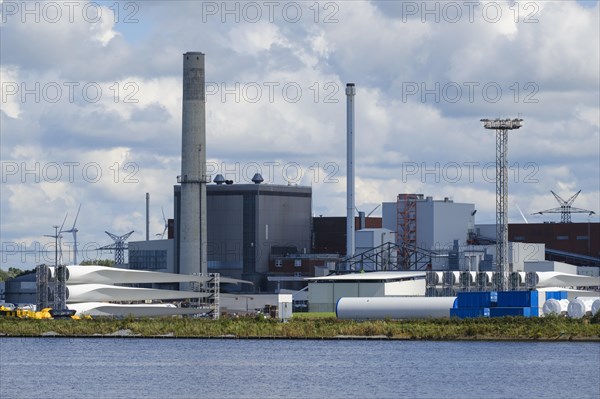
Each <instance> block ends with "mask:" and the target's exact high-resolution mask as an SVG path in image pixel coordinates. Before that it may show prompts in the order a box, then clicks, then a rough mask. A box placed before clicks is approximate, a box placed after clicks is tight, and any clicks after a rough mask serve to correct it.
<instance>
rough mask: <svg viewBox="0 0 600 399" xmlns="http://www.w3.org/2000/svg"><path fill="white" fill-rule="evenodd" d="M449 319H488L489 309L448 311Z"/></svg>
mask: <svg viewBox="0 0 600 399" xmlns="http://www.w3.org/2000/svg"><path fill="white" fill-rule="evenodd" d="M450 317H458V318H459V319H466V318H473V317H490V308H470V309H450Z"/></svg>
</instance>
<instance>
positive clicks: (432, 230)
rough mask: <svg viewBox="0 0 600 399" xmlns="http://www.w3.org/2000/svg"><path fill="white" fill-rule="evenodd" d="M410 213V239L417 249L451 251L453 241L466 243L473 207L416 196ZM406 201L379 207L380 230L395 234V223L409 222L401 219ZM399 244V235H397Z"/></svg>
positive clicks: (446, 199)
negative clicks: (383, 229)
mask: <svg viewBox="0 0 600 399" xmlns="http://www.w3.org/2000/svg"><path fill="white" fill-rule="evenodd" d="M416 198H417V199H416V201H415V208H414V212H410V215H408V217H409V218H411V219H414V222H415V224H414V226H413V227H414V232H415V234H416V236H415V237H414V239H415V243H416V245H417V247H419V248H423V249H427V250H440V249H452V246H453V243H454V240H458V242H459V244H463V245H464V244H465V243H466V242H467V238H468V233H469V231H472V230H473V226H474V220H475V205H474V204H466V203H458V202H454V201H452V200H451V199H449V198H444V199H443V200H434V199H433V197H425V198H424V197H423V195H422V194H416ZM405 206H406V202H403V201H400V202H384V203H383V207H382V227H383V228H386V229H389V230H391V231H394V232H398V231H399V230H401V229H399V224H402V223H403V220H404V222H405V223H409V222H407V221H406V218H403V210H404V209H405V208H404V207H405ZM397 239H398V242H399V243H400V242H401V241H402V234H401V233H400V234H399V235H398V238H397Z"/></svg>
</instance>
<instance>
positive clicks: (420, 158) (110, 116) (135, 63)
mask: <svg viewBox="0 0 600 399" xmlns="http://www.w3.org/2000/svg"><path fill="white" fill-rule="evenodd" d="M492 3H497V4H500V5H501V6H502V7H503V8H502V10H503V15H502V18H501V20H500V21H498V22H495V23H492V22H490V21H489V20H486V19H485V18H484V17H483V16H482V14H481V7H483V6H480V7H479V8H477V9H476V10H475V11H476V13H475V18H474V20H473V21H472V22H470V21H468V20H467V19H466V17H463V18H462V19H461V20H460V21H458V22H456V23H450V22H447V21H444V19H443V18H442V20H441V21H440V22H439V23H436V22H435V21H431V20H427V21H425V22H423V21H422V16H421V15H414V16H410V17H408V18H403V15H402V5H403V4H404V3H401V2H368V1H359V2H352V3H351V4H348V3H336V5H337V6H339V9H337V10H335V9H333V11H336V12H335V13H334V14H331V12H332V9H331V8H328V9H321V10H320V11H321V13H320V14H319V15H318V19H317V20H318V21H319V22H318V23H315V22H314V20H315V14H314V13H313V11H314V10H313V9H311V8H309V7H311V6H312V3H302V7H304V8H303V18H302V19H301V20H300V21H298V22H295V23H291V22H289V21H286V19H285V18H283V17H282V16H281V15H280V13H281V10H279V11H278V12H279V14H276V16H275V22H273V23H271V22H269V21H268V17H267V16H268V12H267V10H266V9H265V10H263V18H262V19H261V20H260V21H258V22H257V23H248V22H245V21H244V18H241V19H240V21H239V22H235V18H230V17H228V18H226V19H225V22H223V16H222V15H220V14H218V15H215V16H207V15H202V12H201V7H200V6H199V5H198V4H196V3H194V2H160V1H156V2H141V3H139V4H138V3H136V4H138V5H139V10H138V11H137V12H136V14H135V16H134V17H135V18H136V19H138V22H136V23H129V24H126V23H124V21H123V18H124V17H125V16H126V14H127V12H126V11H131V10H129V9H128V10H124V9H123V8H121V9H120V12H121V13H120V14H119V17H120V18H119V22H116V15H115V14H113V12H114V11H113V9H107V8H106V7H102V8H101V10H102V19H101V20H99V21H95V22H90V21H86V20H85V19H83V18H79V17H78V18H76V19H75V20H74V21H73V22H70V21H68V20H67V19H61V20H60V21H58V22H57V23H46V22H44V21H42V22H40V23H21V21H20V18H9V20H8V21H7V23H5V24H3V26H2V30H3V31H2V36H1V37H0V40H1V43H0V44H1V45H2V65H0V80H1V82H17V83H19V84H21V83H24V84H25V85H26V87H27V88H29V89H31V88H32V87H35V83H36V82H37V83H39V84H40V87H41V90H43V88H44V85H47V84H54V83H56V84H58V85H59V86H60V87H62V88H63V90H64V93H65V94H64V95H63V96H62V97H61V99H60V101H57V102H51V101H48V97H47V96H44V94H43V93H41V94H40V96H41V99H40V101H35V100H34V95H31V94H30V95H26V96H25V99H24V100H23V98H22V97H21V96H20V93H19V95H14V96H10V97H7V99H6V101H4V99H3V101H2V103H1V104H0V105H1V107H2V112H1V113H0V123H1V125H0V129H1V138H0V139H1V144H2V145H1V149H0V156H1V158H2V162H3V170H2V172H3V175H2V178H3V181H2V197H1V198H0V201H1V203H0V205H1V213H2V214H1V220H2V222H1V226H0V228H1V230H2V231H1V233H2V237H3V240H8V241H19V242H21V241H25V242H27V243H32V242H33V241H35V240H42V238H41V236H42V235H43V234H50V233H51V228H50V226H52V225H53V224H56V223H61V222H62V219H63V218H64V215H65V213H67V212H68V213H69V215H70V216H71V217H72V216H73V214H74V212H75V211H76V209H77V206H78V204H79V203H82V204H83V205H82V211H81V215H80V220H79V221H78V226H79V229H80V233H79V234H80V238H81V240H82V241H81V242H82V243H83V242H87V243H101V244H103V245H104V244H108V243H110V240H109V238H108V237H107V236H106V235H105V234H104V230H109V231H114V232H115V233H120V234H123V233H126V232H127V231H129V230H132V229H133V230H136V233H135V234H134V235H133V237H132V238H133V239H139V238H142V237H143V235H144V234H143V231H144V212H143V208H144V203H145V202H144V196H145V193H146V192H150V193H151V206H152V211H151V219H152V221H151V223H152V226H151V231H152V232H154V233H158V232H162V229H163V226H162V215H161V212H160V209H161V208H164V209H165V213H166V214H167V217H172V209H173V206H172V191H173V188H172V186H173V184H175V176H177V175H178V174H180V164H179V156H180V146H181V142H180V134H181V120H180V118H181V54H182V53H184V52H186V51H197V50H198V51H203V52H205V53H206V62H207V71H206V79H207V81H210V82H214V83H216V84H217V85H218V88H219V91H218V92H217V93H215V94H213V95H210V96H209V98H208V102H207V133H208V137H207V146H208V148H207V151H208V155H209V157H210V159H211V160H213V161H214V162H217V163H218V164H221V163H223V162H225V164H226V165H229V166H231V165H234V164H236V163H239V164H240V168H243V167H244V165H246V166H247V165H250V163H251V162H257V163H258V164H259V165H263V166H264V164H265V163H269V162H278V163H280V165H282V166H280V167H279V169H277V178H276V183H283V184H285V177H286V176H285V174H284V173H283V171H282V167H283V165H288V164H292V163H294V164H297V165H299V167H300V168H301V169H302V172H303V178H302V180H301V181H300V184H311V185H312V186H313V193H314V197H313V198H314V200H313V206H314V211H315V213H316V214H317V215H318V214H323V215H343V214H344V213H345V189H346V188H345V179H344V174H345V154H346V148H345V145H346V143H345V132H346V126H345V123H346V118H345V101H346V99H345V95H344V85H345V83H346V82H355V83H356V84H357V96H356V127H357V135H356V159H357V168H356V171H357V180H356V181H357V206H358V207H359V209H361V210H364V211H367V212H369V211H370V210H371V209H372V208H374V207H375V205H376V204H378V203H380V202H382V201H393V200H394V199H395V197H396V195H397V194H398V193H400V192H405V193H406V192H420V193H423V194H426V195H432V196H434V197H435V198H443V197H446V196H451V197H453V198H454V200H455V201H465V202H473V203H475V205H476V209H478V213H477V218H478V220H479V221H488V222H493V220H494V204H495V198H494V196H495V194H494V193H495V191H494V190H495V185H494V183H493V181H492V182H490V181H489V179H487V180H486V178H485V177H484V176H483V171H482V167H483V166H484V165H485V164H486V163H489V162H493V161H494V159H495V144H494V135H493V132H488V131H485V130H484V129H483V128H482V126H481V123H480V122H479V119H480V118H482V117H507V116H511V117H512V116H517V115H519V114H520V115H521V116H522V117H523V118H524V119H525V122H524V127H523V128H522V129H521V130H519V131H517V132H512V133H511V135H510V140H509V146H510V149H509V160H510V164H511V165H513V166H514V165H517V166H515V167H513V169H512V170H511V173H512V175H511V177H512V178H513V180H511V183H510V193H511V198H513V199H514V200H515V201H517V203H518V204H519V206H520V207H521V208H522V209H523V211H524V212H525V213H533V212H535V211H537V210H541V209H546V208H550V207H554V206H556V204H555V201H554V198H553V197H552V196H551V194H550V190H554V191H556V192H559V191H560V193H561V195H565V196H570V195H572V194H573V193H575V192H576V191H578V190H579V189H582V190H583V191H582V194H581V195H580V197H579V198H578V199H577V201H576V204H575V205H576V206H579V207H582V208H590V209H593V210H595V211H596V212H598V210H599V209H597V206H598V203H599V202H600V200H599V198H600V188H599V187H598V181H599V180H600V176H599V171H598V156H599V152H600V150H599V147H600V142H599V140H600V137H599V135H598V127H599V126H600V122H599V119H600V115H599V113H600V109H599V106H598V86H599V84H600V83H599V82H600V77H599V72H598V70H599V69H600V68H599V58H600V55H599V53H598V51H599V50H598V49H599V48H600V45H599V37H600V34H599V18H598V5H597V4H596V5H595V7H594V8H589V7H587V8H584V7H581V6H580V5H579V4H577V3H576V2H564V1H548V2H519V3H518V6H519V7H520V8H519V18H518V20H517V21H515V18H514V17H515V14H514V10H515V8H514V6H513V8H510V7H511V6H512V5H513V2H505V1H501V2H492ZM118 4H121V5H122V4H123V3H118ZM219 4H220V3H219ZM319 4H320V5H321V6H324V3H319ZM414 4H422V3H414ZM436 4H440V7H442V6H443V4H445V3H441V2H439V3H436ZM482 4H483V3H482ZM80 5H83V3H81V4H80ZM429 6H431V4H429ZM526 7H529V8H526ZM531 7H534V8H531ZM535 7H538V8H537V9H536V8H535ZM313 8H314V7H313ZM463 11H465V10H463ZM490 12H491V9H490ZM532 12H534V14H533V15H530V14H531V13H532ZM464 15H466V14H464ZM325 16H331V17H333V18H334V20H337V22H335V21H332V23H324V22H323V19H324V17H325ZM490 16H491V15H488V17H490ZM527 16H530V17H533V18H535V19H537V21H533V22H532V21H529V22H525V20H524V19H525V17H527ZM67 82H75V83H77V84H78V86H77V87H76V90H75V92H74V95H75V99H74V100H73V101H70V99H69V98H68V96H67V95H66V93H67V90H66V87H67V86H65V84H66V83H67ZM467 82H474V83H476V84H477V86H475V90H474V93H473V94H474V98H473V99H472V100H471V99H470V97H469V96H470V93H469V91H468V88H467V86H466V85H465V83H467ZM236 83H238V84H239V85H240V89H239V90H238V92H237V93H236V94H237V96H238V100H237V101H236V99H235V98H236V95H232V94H228V95H225V96H223V88H227V89H230V90H231V88H233V87H235V84H236ZM271 83H275V84H278V86H276V87H275V91H274V92H273V94H274V98H273V100H272V101H270V100H269V89H268V87H267V86H266V84H271ZM436 83H438V84H439V87H440V89H436V86H435V84H436ZM448 83H450V84H457V85H458V86H459V87H461V88H462V96H461V97H460V98H459V100H458V101H456V102H453V101H451V100H450V99H449V94H451V93H449V92H446V93H443V92H441V90H442V88H443V87H444V85H445V84H448ZM487 83H495V84H497V85H498V86H499V87H500V88H501V90H502V95H501V98H499V99H498V101H497V102H493V101H490V100H489V98H488V99H486V98H485V93H483V92H482V88H483V87H484V85H486V84H487ZM86 84H87V85H93V84H97V85H98V87H100V88H101V90H102V96H101V97H100V98H99V99H98V101H95V102H94V101H89V99H86V98H84V95H83V94H82V88H83V87H84V86H85V85H86ZM127 84H129V85H128V86H127V87H126V85H127ZM407 84H416V87H417V89H418V90H419V91H418V92H417V93H415V94H412V95H408V94H407V92H406V89H407ZM253 85H255V86H256V85H258V87H260V88H261V90H262V93H261V95H262V97H261V98H260V100H259V101H256V102H254V101H251V100H250V98H249V97H248V96H249V95H250V94H251V92H250V91H246V92H244V90H249V89H251V88H252V87H255V86H253ZM286 85H288V86H289V87H291V88H295V87H300V88H301V90H302V94H301V96H300V98H299V99H298V101H291V100H290V98H286V97H285V93H284V92H283V88H284V87H288V86H286ZM292 86H293V87H292ZM94 87H95V86H94ZM117 89H118V92H119V96H118V98H116V91H117ZM3 90H4V87H3ZM423 90H430V91H431V90H433V92H429V93H424V92H423ZM234 91H235V90H234ZM290 93H291V92H290ZM46 94H47V93H46ZM128 96H129V97H128ZM126 98H127V99H128V100H136V101H125V100H126ZM115 100H116V101H115ZM529 100H536V101H529ZM336 101H337V102H336ZM469 162H474V163H475V164H476V165H477V166H476V167H474V169H473V170H471V172H472V173H473V174H474V178H473V179H470V178H469V177H468V172H469V170H468V166H466V163H469ZM36 163H37V164H39V165H40V166H39V168H40V169H39V172H38V171H36V170H35V168H36V166H35V164H36ZM51 163H57V164H58V165H60V166H61V167H62V172H63V176H62V178H61V179H58V181H56V182H51V181H49V180H51V179H49V175H44V173H45V172H44V169H43V168H44V167H46V168H47V169H46V170H45V171H46V172H48V173H49V172H50V169H48V165H50V164H51ZM65 163H76V164H77V166H76V167H75V168H76V170H75V173H76V174H75V176H76V177H75V178H74V181H73V182H71V181H69V180H68V178H67V176H68V168H67V166H65ZM93 164H98V165H99V167H100V170H101V172H102V177H101V178H100V179H99V180H98V181H97V182H95V181H93V180H94V179H92V177H93V175H92V172H94V170H93V169H89V170H88V171H87V172H89V175H82V172H83V170H82V169H83V167H84V166H85V165H93ZM453 164H457V165H459V166H460V167H461V168H462V172H463V174H462V176H461V178H460V179H458V180H457V181H450V179H448V177H447V176H444V168H445V167H447V166H448V165H453ZM114 165H118V166H119V167H118V168H117V169H115V167H114ZM126 165H133V169H125V167H126ZM415 165H416V167H417V172H416V174H408V173H407V172H408V170H407V168H408V167H413V166H415ZM8 167H16V168H17V172H16V174H15V175H13V174H8V173H9V172H10V171H9V170H8V169H7V168H8ZM24 168H30V169H29V170H30V173H29V174H25V178H24V177H23V175H22V173H23V169H24ZM31 168H34V169H33V172H31ZM90 168H93V166H92V167H90ZM136 168H137V169H136ZM249 170H250V169H247V171H249ZM428 171H429V172H428ZM432 171H433V172H432ZM117 172H118V176H116V175H115V174H116V173H117ZM11 173H12V172H11ZM131 173H133V176H131ZM248 173H249V172H248ZM36 174H37V175H38V176H39V177H40V178H41V182H39V183H36V182H35V181H32V179H33V178H34V177H35V175H36ZM263 174H264V173H263ZM315 174H317V175H318V178H315ZM492 175H493V170H492ZM128 176H130V177H133V178H134V179H133V180H134V181H133V182H129V183H126V182H124V181H123V180H124V179H125V178H126V177H128ZM327 176H329V177H330V178H332V179H331V180H327V179H326V177H327ZM115 177H116V180H115ZM288 177H289V176H288ZM240 180H243V176H240ZM569 193H570V194H569ZM510 217H511V220H512V218H514V219H515V220H516V221H520V220H521V218H520V215H519V214H518V213H517V212H512V211H511V215H510ZM536 220H538V219H536ZM595 220H597V218H596V219H595ZM44 226H45V227H44ZM105 256H110V255H109V254H105ZM1 266H7V265H1Z"/></svg>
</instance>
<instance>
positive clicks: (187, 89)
mask: <svg viewBox="0 0 600 399" xmlns="http://www.w3.org/2000/svg"><path fill="white" fill-rule="evenodd" d="M205 101H206V100H205V93H204V54H203V53H199V52H189V53H185V54H184V55H183V109H182V123H181V126H182V134H181V138H182V140H181V176H180V178H179V182H180V183H181V219H180V220H181V236H180V244H179V256H180V257H179V259H180V269H179V270H180V273H181V274H194V273H204V274H206V273H207V272H208V269H207V263H206V246H207V244H206V170H205V168H206V116H205V107H206V102H205ZM188 287H189V286H188V285H183V284H182V285H181V288H183V289H186V288H188Z"/></svg>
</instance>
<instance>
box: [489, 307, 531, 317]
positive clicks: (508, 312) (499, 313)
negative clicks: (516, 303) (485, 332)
mask: <svg viewBox="0 0 600 399" xmlns="http://www.w3.org/2000/svg"><path fill="white" fill-rule="evenodd" d="M503 316H523V317H537V316H539V308H537V307H533V308H532V307H522V308H492V309H490V317H503Z"/></svg>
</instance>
